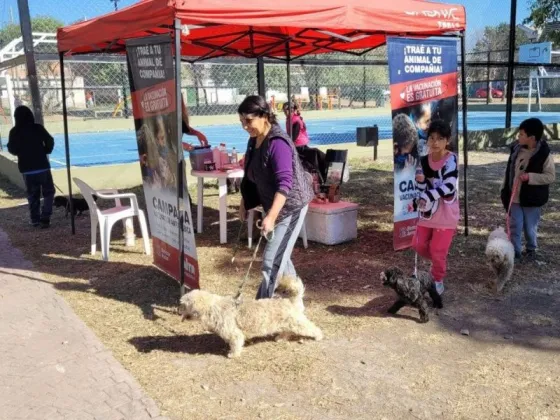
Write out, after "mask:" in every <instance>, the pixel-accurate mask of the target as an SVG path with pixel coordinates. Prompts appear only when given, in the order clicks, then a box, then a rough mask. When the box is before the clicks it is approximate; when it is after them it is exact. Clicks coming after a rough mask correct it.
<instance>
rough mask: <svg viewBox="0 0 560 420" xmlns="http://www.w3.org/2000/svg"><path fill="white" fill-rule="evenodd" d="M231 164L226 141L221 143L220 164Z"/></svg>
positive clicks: (222, 165)
mask: <svg viewBox="0 0 560 420" xmlns="http://www.w3.org/2000/svg"><path fill="white" fill-rule="evenodd" d="M227 164H229V157H228V152H227V149H226V144H225V143H220V166H221V167H222V168H223V167H224V165H227Z"/></svg>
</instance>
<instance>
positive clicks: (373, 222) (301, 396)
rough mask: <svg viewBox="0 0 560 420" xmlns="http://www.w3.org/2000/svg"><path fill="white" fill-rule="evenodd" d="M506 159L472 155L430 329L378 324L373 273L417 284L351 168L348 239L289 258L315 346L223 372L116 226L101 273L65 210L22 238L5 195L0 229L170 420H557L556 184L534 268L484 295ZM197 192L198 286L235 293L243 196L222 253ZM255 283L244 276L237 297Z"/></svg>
mask: <svg viewBox="0 0 560 420" xmlns="http://www.w3.org/2000/svg"><path fill="white" fill-rule="evenodd" d="M554 148H555V149H556V150H558V149H560V146H559V145H558V144H555V145H554ZM506 157H507V156H506V154H504V153H503V151H496V152H485V153H471V154H470V168H469V177H468V179H469V203H470V206H469V214H470V218H469V222H470V232H469V233H470V234H469V236H468V237H465V236H464V235H463V230H462V229H461V231H460V232H459V233H458V235H457V237H456V238H455V240H454V245H453V248H452V250H451V254H450V258H449V274H448V277H447V280H446V291H445V294H444V305H445V307H444V309H443V310H440V311H439V313H432V316H431V321H430V322H429V323H428V324H419V323H418V322H417V320H418V313H417V311H416V310H414V309H412V308H406V309H403V310H402V311H401V312H400V313H399V315H398V316H395V317H389V316H387V315H386V310H387V308H388V307H389V306H390V305H391V304H392V301H393V299H394V295H393V293H392V292H391V291H390V290H387V289H384V288H382V286H381V285H380V284H379V280H378V279H379V272H380V271H381V270H382V269H384V268H387V267H388V266H391V265H395V264H396V265H399V266H401V267H403V268H405V269H408V270H412V268H413V262H414V257H413V254H412V253H411V252H410V251H407V252H401V253H395V252H393V250H392V208H393V206H392V172H391V163H390V160H389V159H386V158H383V159H381V160H379V161H378V162H372V161H371V160H370V159H366V158H361V159H353V160H351V166H352V173H351V181H350V183H349V184H347V185H345V186H344V189H343V194H344V198H345V199H348V200H351V201H355V202H358V203H359V204H360V211H359V221H358V227H359V231H358V239H357V240H356V241H353V242H351V243H347V244H343V245H338V246H333V247H327V246H322V245H319V244H314V243H311V244H310V247H309V249H307V250H304V249H303V248H302V246H301V243H298V246H297V248H296V249H295V251H294V258H293V259H294V263H295V265H296V267H297V269H298V271H299V274H300V275H301V277H302V278H303V279H304V282H305V285H306V288H307V290H306V300H305V304H306V311H307V314H308V316H309V318H310V319H311V320H313V321H314V322H315V323H316V324H317V325H318V326H320V327H321V328H322V329H323V331H324V333H325V336H326V338H325V340H324V341H321V342H311V341H304V342H303V343H300V342H297V341H294V342H282V343H276V342H274V341H273V340H256V341H254V342H252V343H249V344H248V345H247V346H246V348H245V350H244V353H243V355H242V357H241V358H239V359H234V360H230V359H227V358H226V357H225V355H226V352H227V347H226V345H225V343H223V342H222V341H221V339H220V338H218V337H216V336H215V335H212V334H209V333H207V332H205V331H204V330H203V329H202V327H201V326H200V325H199V324H197V323H196V322H184V323H181V322H180V319H179V316H178V315H177V314H176V304H177V300H178V287H177V284H176V283H174V282H173V281H172V280H170V279H169V278H167V277H166V276H164V275H163V274H161V273H160V272H159V271H157V270H156V269H155V268H153V267H152V266H151V259H150V257H146V256H144V255H143V254H142V248H141V243H140V241H139V240H138V241H137V242H138V243H137V246H136V247H134V248H126V247H125V246H124V242H123V240H122V236H121V234H122V232H121V231H120V228H119V227H116V228H115V229H114V232H113V238H114V240H113V243H112V248H111V260H110V261H109V262H103V261H101V259H100V256H99V254H98V255H96V256H90V255H89V232H90V230H89V217H87V216H85V217H80V218H78V219H77V234H76V236H72V235H71V234H70V228H69V219H65V218H64V214H63V213H64V212H63V211H62V210H61V209H58V211H57V212H56V215H55V217H54V219H53V226H52V228H51V229H50V230H33V229H32V228H31V227H28V226H27V209H26V207H25V206H24V203H25V195H24V194H23V193H22V192H21V191H18V190H16V189H14V188H13V187H11V186H10V185H8V184H7V183H6V182H5V181H2V182H1V183H0V190H1V191H0V212H1V213H2V214H1V217H0V225H1V226H2V228H3V229H5V230H6V231H7V232H8V234H9V235H10V237H11V240H12V242H13V245H14V246H16V247H18V248H20V249H21V250H22V251H23V252H24V254H25V255H26V256H27V258H29V259H30V260H31V261H33V263H34V264H35V269H36V270H37V271H38V272H41V273H44V274H45V275H46V278H47V279H48V281H49V282H51V283H52V284H53V287H55V288H56V289H57V290H58V292H59V293H60V294H61V295H62V296H63V297H64V298H65V299H66V300H67V301H68V302H69V304H70V305H71V306H72V308H73V309H74V310H75V311H76V313H77V314H78V315H79V316H80V317H81V318H82V319H83V320H84V321H85V322H86V323H87V325H88V326H90V327H91V328H92V329H93V331H94V332H95V333H96V334H97V335H98V336H99V337H100V339H101V340H102V341H103V342H104V343H105V345H107V346H108V347H109V348H110V349H111V350H112V351H113V353H114V354H115V356H116V357H117V359H118V360H120V361H121V362H122V363H123V365H124V366H125V367H126V368H127V369H128V370H129V371H130V372H131V373H132V374H133V375H134V376H135V377H136V378H137V379H138V380H139V381H140V383H141V384H142V386H143V387H144V388H145V390H146V391H147V392H148V393H149V394H150V396H151V397H153V398H154V399H155V400H156V401H157V402H158V403H159V404H160V406H161V408H162V411H163V414H165V415H168V416H170V417H171V418H173V419H189V420H190V419H228V418H230V419H253V418H265V419H349V418H354V419H487V418H497V419H555V418H560V323H559V314H560V281H559V280H560V276H559V272H560V271H559V270H560V262H558V259H557V258H556V256H557V255H558V254H559V252H560V239H559V236H558V235H559V234H560V224H559V221H560V202H559V200H560V194H559V193H560V191H559V189H558V186H557V185H558V184H556V185H555V186H554V187H553V189H552V194H551V196H552V199H551V201H550V203H549V204H548V206H547V208H546V210H545V215H544V217H543V220H542V224H541V228H540V247H541V252H540V256H539V258H538V260H537V261H536V262H532V263H523V264H521V265H519V266H518V267H517V268H516V271H515V274H514V279H513V281H512V282H511V284H509V285H508V286H507V287H506V290H505V291H504V292H503V293H502V294H501V295H499V296H494V295H493V293H492V292H491V291H490V288H489V286H488V283H489V281H490V279H491V278H492V274H491V272H490V269H489V268H488V267H487V266H486V264H485V262H484V255H483V253H484V246H485V243H486V237H487V234H488V229H489V228H493V227H494V226H496V225H497V224H500V223H501V224H503V223H504V212H503V209H502V207H501V204H500V203H499V199H498V197H499V194H498V192H499V186H500V182H501V177H502V173H503V170H504V167H505V160H506ZM557 167H558V165H557ZM462 191H463V192H464V188H462ZM135 192H136V193H137V194H138V196H139V198H141V197H142V192H141V189H139V188H138V189H136V190H135ZM205 194H206V195H205V218H204V225H205V227H206V230H205V232H204V233H203V234H201V235H197V246H198V252H199V261H200V266H201V272H202V282H201V283H202V284H201V285H202V287H203V288H205V289H209V290H211V291H213V292H216V293H220V294H233V293H235V291H236V289H237V286H238V284H239V282H240V280H241V279H242V277H243V274H244V271H245V270H246V268H247V266H248V263H249V260H250V257H251V252H250V251H249V250H247V249H243V250H242V251H240V253H239V254H238V257H237V259H236V262H235V264H234V265H232V264H231V262H230V259H231V255H232V248H233V242H234V238H235V236H236V234H237V232H238V229H239V222H238V220H237V219H236V208H237V206H236V205H237V203H238V200H239V197H238V195H233V196H230V197H229V198H228V204H229V206H230V207H229V211H230V214H229V219H230V221H231V222H230V223H229V225H228V233H229V238H230V243H229V244H228V245H227V246H220V245H218V237H219V235H218V214H217V189H216V188H215V187H214V186H213V185H209V186H208V188H207V189H206V191H205ZM192 195H193V197H196V194H192ZM137 230H138V229H137ZM422 266H423V267H424V268H426V267H427V265H426V264H425V263H423V265H422ZM258 282H259V278H258V268H256V267H255V268H254V269H253V273H252V277H251V281H250V283H249V284H248V285H247V286H246V288H245V290H244V294H245V296H246V297H248V298H250V297H252V295H253V294H254V293H255V292H256V287H257V284H258ZM466 330H468V335H463V334H461V331H463V333H466V332H467V331H466Z"/></svg>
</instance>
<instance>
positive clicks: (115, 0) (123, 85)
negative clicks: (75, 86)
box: [109, 0, 128, 118]
mask: <svg viewBox="0 0 560 420" xmlns="http://www.w3.org/2000/svg"><path fill="white" fill-rule="evenodd" d="M109 1H110V2H111V3H113V5H114V6H115V12H116V11H117V10H119V1H121V0H109ZM121 83H122V95H123V102H124V107H123V108H124V111H123V114H124V117H125V118H128V98H127V95H126V75H125V70H121Z"/></svg>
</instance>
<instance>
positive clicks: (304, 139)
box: [286, 114, 309, 147]
mask: <svg viewBox="0 0 560 420" xmlns="http://www.w3.org/2000/svg"><path fill="white" fill-rule="evenodd" d="M295 124H298V125H299V133H298V136H297V138H296V139H295V141H294V144H295V145H296V147H299V146H306V145H307V144H309V136H308V135H307V128H306V127H305V123H304V122H303V120H302V118H301V116H299V115H296V114H292V124H291V126H290V124H289V122H288V119H286V132H288V133H291V131H292V126H293V125H295Z"/></svg>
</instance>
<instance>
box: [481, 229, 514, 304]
mask: <svg viewBox="0 0 560 420" xmlns="http://www.w3.org/2000/svg"><path fill="white" fill-rule="evenodd" d="M486 258H487V261H488V263H489V264H490V266H491V267H492V269H493V270H494V273H496V279H495V284H494V290H495V291H496V293H498V292H501V291H502V289H503V288H504V285H505V284H506V283H507V281H508V280H509V279H510V278H511V275H512V273H513V266H514V258H515V250H514V249H513V244H512V243H511V242H510V240H509V239H508V236H507V233H506V232H505V231H504V228H502V227H499V228H497V229H495V230H493V231H492V232H491V233H490V236H489V237H488V243H487V244H486Z"/></svg>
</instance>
